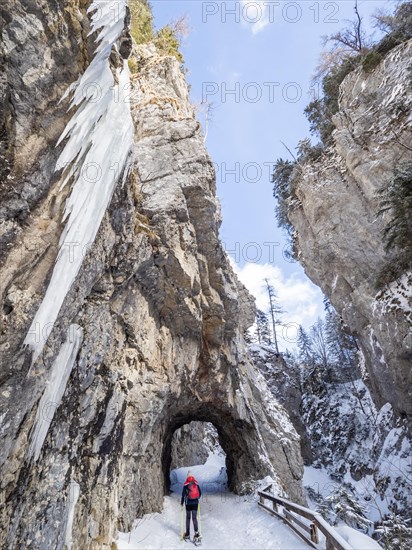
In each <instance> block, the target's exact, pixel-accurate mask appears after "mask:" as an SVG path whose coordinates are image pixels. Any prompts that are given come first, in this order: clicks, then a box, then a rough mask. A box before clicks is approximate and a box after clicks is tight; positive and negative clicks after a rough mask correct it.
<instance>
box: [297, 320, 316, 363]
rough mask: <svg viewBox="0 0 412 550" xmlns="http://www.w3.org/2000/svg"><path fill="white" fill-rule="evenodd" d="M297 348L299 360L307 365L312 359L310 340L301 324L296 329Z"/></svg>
mask: <svg viewBox="0 0 412 550" xmlns="http://www.w3.org/2000/svg"><path fill="white" fill-rule="evenodd" d="M298 348H299V359H300V361H302V362H303V363H306V364H307V365H309V364H311V363H312V361H313V349H312V342H311V339H310V338H309V335H308V333H307V332H306V331H305V329H304V328H303V327H302V325H300V326H299V331H298Z"/></svg>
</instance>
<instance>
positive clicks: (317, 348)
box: [310, 318, 330, 370]
mask: <svg viewBox="0 0 412 550" xmlns="http://www.w3.org/2000/svg"><path fill="white" fill-rule="evenodd" d="M310 338H311V341H312V349H313V357H314V359H315V361H316V363H318V364H319V365H321V366H322V367H323V369H324V370H327V369H328V368H329V366H330V353H329V348H328V344H327V338H326V330H325V322H324V321H323V319H321V318H318V320H317V321H316V323H315V324H314V325H313V326H312V328H311V329H310Z"/></svg>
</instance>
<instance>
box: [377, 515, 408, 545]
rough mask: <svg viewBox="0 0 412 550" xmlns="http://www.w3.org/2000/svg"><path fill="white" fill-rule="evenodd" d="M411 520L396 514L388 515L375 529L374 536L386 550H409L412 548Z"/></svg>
mask: <svg viewBox="0 0 412 550" xmlns="http://www.w3.org/2000/svg"><path fill="white" fill-rule="evenodd" d="M410 523H411V520H410V519H405V518H403V517H402V516H399V515H396V514H390V515H389V516H388V517H387V518H386V519H385V520H383V521H382V523H381V524H380V525H378V527H377V528H376V529H375V533H374V536H375V534H376V538H377V540H378V542H379V543H380V544H381V545H384V547H385V548H386V549H387V550H390V549H392V548H396V550H409V549H410V548H412V528H411V527H410Z"/></svg>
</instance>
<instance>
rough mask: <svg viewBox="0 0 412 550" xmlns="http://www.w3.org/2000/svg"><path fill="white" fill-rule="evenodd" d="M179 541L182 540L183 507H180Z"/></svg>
mask: <svg viewBox="0 0 412 550" xmlns="http://www.w3.org/2000/svg"><path fill="white" fill-rule="evenodd" d="M180 540H181V541H182V540H183V506H181V507H180Z"/></svg>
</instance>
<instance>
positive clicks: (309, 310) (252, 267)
mask: <svg viewBox="0 0 412 550" xmlns="http://www.w3.org/2000/svg"><path fill="white" fill-rule="evenodd" d="M232 264H233V267H234V270H235V271H236V273H237V275H238V277H239V279H240V280H241V281H242V283H243V284H244V285H245V286H246V288H247V289H248V290H249V292H250V293H251V294H252V295H253V296H254V297H255V298H256V306H257V307H258V308H259V309H261V310H263V311H265V312H267V311H268V309H269V302H268V294H267V289H266V287H265V279H268V280H269V283H270V284H271V285H272V286H273V287H274V288H275V290H276V292H277V295H278V301H279V304H280V306H281V307H282V308H283V309H284V310H285V313H284V314H283V315H282V321H283V322H284V323H285V324H287V326H288V327H289V328H288V329H287V331H286V329H284V330H283V333H282V329H281V328H279V332H280V338H279V340H280V342H279V343H280V347H281V348H282V349H285V348H287V347H289V348H291V347H293V343H294V340H295V336H296V328H297V326H298V325H302V326H303V327H304V328H305V329H308V328H309V327H310V326H311V325H313V323H315V321H316V319H317V318H318V317H319V316H323V296H322V293H321V291H320V290H319V289H318V288H317V287H316V286H315V285H313V284H312V283H311V282H310V281H309V279H306V278H304V277H302V276H300V275H298V274H292V275H288V276H287V275H285V274H284V273H283V272H282V270H281V269H280V268H279V267H277V266H274V265H272V264H257V263H250V262H249V263H246V264H245V265H244V266H243V267H239V266H238V265H237V264H235V263H234V262H232Z"/></svg>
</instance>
